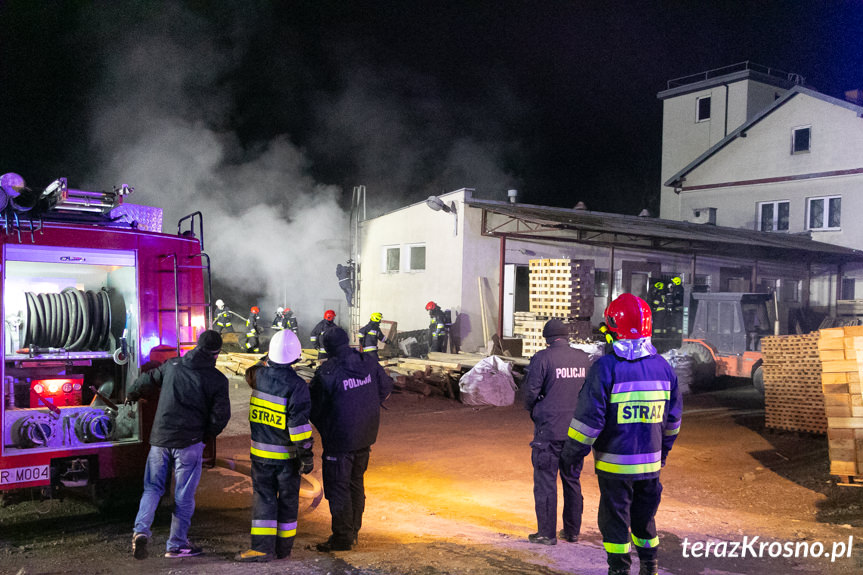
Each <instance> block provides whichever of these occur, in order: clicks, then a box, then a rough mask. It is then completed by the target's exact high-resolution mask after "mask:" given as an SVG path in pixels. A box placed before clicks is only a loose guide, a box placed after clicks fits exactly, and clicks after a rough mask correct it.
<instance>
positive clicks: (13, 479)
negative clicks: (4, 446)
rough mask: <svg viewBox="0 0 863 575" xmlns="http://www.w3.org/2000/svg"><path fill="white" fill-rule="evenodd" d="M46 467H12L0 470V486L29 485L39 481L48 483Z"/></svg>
mask: <svg viewBox="0 0 863 575" xmlns="http://www.w3.org/2000/svg"><path fill="white" fill-rule="evenodd" d="M48 480H49V475H48V466H47V465H33V466H31V467H13V468H12V469H0V485H11V484H13V483H29V482H31V481H39V482H41V483H48Z"/></svg>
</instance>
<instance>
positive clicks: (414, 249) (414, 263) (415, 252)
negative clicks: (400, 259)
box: [408, 246, 426, 272]
mask: <svg viewBox="0 0 863 575" xmlns="http://www.w3.org/2000/svg"><path fill="white" fill-rule="evenodd" d="M409 253H410V262H408V269H409V270H410V271H412V272H416V271H423V270H425V269H426V247H425V246H410V252H409Z"/></svg>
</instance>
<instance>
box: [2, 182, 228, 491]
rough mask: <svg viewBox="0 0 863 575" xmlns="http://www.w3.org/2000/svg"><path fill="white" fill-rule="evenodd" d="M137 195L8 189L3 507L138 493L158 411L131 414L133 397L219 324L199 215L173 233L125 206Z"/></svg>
mask: <svg viewBox="0 0 863 575" xmlns="http://www.w3.org/2000/svg"><path fill="white" fill-rule="evenodd" d="M132 191H133V188H131V187H129V186H126V185H123V186H119V187H116V188H113V189H112V190H111V191H108V192H90V191H84V190H76V189H72V188H69V187H68V185H67V182H66V180H65V178H60V179H58V180H56V181H54V182H52V183H51V185H49V186H48V187H46V188H45V189H44V190H41V191H38V190H36V191H34V190H31V189H29V188H27V186H26V184H25V182H24V180H23V179H22V178H21V176H18V175H17V174H5V175H3V176H2V177H0V248H2V261H0V268H2V284H0V294H2V299H0V301H2V312H3V319H4V331H3V333H4V337H3V343H2V347H0V349H2V352H3V362H2V363H0V383H2V389H3V401H2V402H0V495H2V496H4V497H10V496H11V495H12V494H13V493H15V492H22V491H23V490H33V491H36V492H38V493H40V494H41V496H43V497H54V496H56V495H57V494H58V493H61V492H62V491H63V490H64V489H67V488H84V490H85V491H89V492H90V494H91V495H94V496H96V497H97V498H98V494H99V493H100V492H101V493H104V488H106V487H107V486H110V485H116V484H118V483H126V484H129V482H134V483H133V484H134V485H138V484H139V483H140V481H141V478H142V477H143V469H144V465H145V463H146V458H147V452H148V449H149V446H148V444H147V438H148V434H149V427H150V425H151V423H152V418H153V415H154V410H155V406H154V405H152V404H148V403H147V402H145V401H141V402H138V403H131V404H126V403H125V402H124V400H125V397H126V388H127V386H128V385H129V384H130V383H131V382H133V381H134V380H135V378H136V377H137V376H138V375H139V374H140V373H141V370H142V368H143V369H147V368H148V367H149V366H152V365H155V364H156V363H159V362H161V361H164V360H165V359H167V358H169V357H175V356H178V355H181V354H183V353H184V352H185V351H186V350H188V349H191V348H192V347H194V342H195V341H196V339H197V336H198V335H199V333H200V332H201V331H202V330H204V329H206V327H207V326H208V325H209V323H210V322H209V320H210V313H211V311H210V306H209V293H210V285H211V284H210V261H209V257H208V256H207V254H206V253H205V252H204V249H203V248H204V241H203V217H202V215H201V213H200V212H196V213H194V214H191V215H189V216H186V217H185V218H183V219H181V220H180V222H179V223H178V225H177V232H176V234H174V233H163V232H162V230H161V228H162V211H161V210H160V209H158V208H153V207H149V206H141V205H134V204H129V203H126V202H125V200H126V198H127V197H128V196H129V194H130V193H131V192H132Z"/></svg>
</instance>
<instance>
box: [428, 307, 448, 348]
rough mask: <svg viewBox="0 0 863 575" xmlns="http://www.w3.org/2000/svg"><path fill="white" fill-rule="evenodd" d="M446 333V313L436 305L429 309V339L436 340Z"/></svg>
mask: <svg viewBox="0 0 863 575" xmlns="http://www.w3.org/2000/svg"><path fill="white" fill-rule="evenodd" d="M445 335H446V315H445V314H444V311H443V310H442V309H441V308H439V307H436V308H434V309H432V310H430V311H429V339H430V340H434V339H435V338H438V337H443V336H445Z"/></svg>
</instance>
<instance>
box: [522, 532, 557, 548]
mask: <svg viewBox="0 0 863 575" xmlns="http://www.w3.org/2000/svg"><path fill="white" fill-rule="evenodd" d="M527 540H528V541H530V542H531V543H538V544H540V545H557V539H555V538H554V537H546V536H544V535H540V534H539V533H531V534H530V535H528V536H527Z"/></svg>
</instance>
